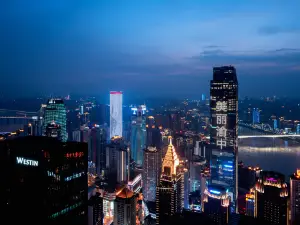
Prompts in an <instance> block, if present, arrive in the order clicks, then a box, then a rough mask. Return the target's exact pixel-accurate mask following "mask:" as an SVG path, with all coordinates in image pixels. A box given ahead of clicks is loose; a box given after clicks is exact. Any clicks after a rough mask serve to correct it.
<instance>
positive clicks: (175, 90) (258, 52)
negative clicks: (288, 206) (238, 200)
mask: <svg viewBox="0 0 300 225" xmlns="http://www.w3.org/2000/svg"><path fill="white" fill-rule="evenodd" d="M299 7H300V3H299V2H298V1H296V0H295V1H290V2H289V4H287V3H285V2H284V1H263V2H262V1H251V2H250V1H226V2H223V1H209V2H199V1H184V2H182V1H142V2H141V1H84V2H83V1H56V2H46V1H34V4H32V5H31V4H27V1H8V2H5V3H4V2H3V3H1V7H0V8H1V9H0V10H1V13H0V20H1V21H3V22H2V23H1V28H2V30H3V34H4V35H2V36H1V37H0V47H1V49H2V51H1V63H0V71H1V73H0V74H1V75H0V76H1V81H2V90H1V94H2V95H4V96H5V97H7V96H12V97H20V96H30V97H32V96H36V95H42V94H43V95H49V94H56V95H61V96H62V95H67V94H69V93H71V94H79V95H95V96H99V95H107V93H108V92H109V91H110V90H121V91H124V92H125V93H128V95H132V96H136V95H137V96H140V97H142V98H143V97H158V96H165V97H175V98H179V97H191V98H192V97H193V98H197V97H199V96H200V93H205V94H208V93H209V80H210V76H211V70H212V68H213V67H214V66H222V65H230V64H231V65H234V66H235V67H236V68H237V70H238V71H239V80H240V95H241V96H253V97H259V96H262V95H264V96H272V95H277V96H288V97H297V94H296V93H297V92H296V91H297V83H298V82H299V81H300V80H299V79H300V78H299V76H297V75H298V74H299V71H300V67H299V60H300V42H299V41H298V40H299V39H300V32H299V31H300V25H299V22H298V21H299V20H298V19H297V18H298V17H297V16H298V15H297V12H298V10H299Z"/></svg>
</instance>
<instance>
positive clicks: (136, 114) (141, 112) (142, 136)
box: [130, 105, 147, 166]
mask: <svg viewBox="0 0 300 225" xmlns="http://www.w3.org/2000/svg"><path fill="white" fill-rule="evenodd" d="M131 111H132V116H131V137H130V145H131V148H130V149H131V158H132V159H133V160H134V161H135V162H136V163H137V164H138V165H140V166H142V164H143V157H144V152H143V151H144V148H145V146H146V137H147V131H146V106H145V105H141V106H138V107H133V108H131Z"/></svg>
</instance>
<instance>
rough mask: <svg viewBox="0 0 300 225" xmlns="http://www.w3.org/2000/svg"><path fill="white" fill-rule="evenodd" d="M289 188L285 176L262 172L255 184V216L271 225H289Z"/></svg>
mask: <svg viewBox="0 0 300 225" xmlns="http://www.w3.org/2000/svg"><path fill="white" fill-rule="evenodd" d="M288 200H289V198H288V188H287V184H286V183H285V177H284V175H282V174H280V173H276V172H273V171H262V172H261V177H260V178H259V179H258V181H257V183H256V184H255V207H254V209H255V212H254V216H255V217H257V218H259V219H262V220H264V221H266V222H267V223H270V224H280V225H287V224H289V222H288V220H289V218H288V214H289V212H288Z"/></svg>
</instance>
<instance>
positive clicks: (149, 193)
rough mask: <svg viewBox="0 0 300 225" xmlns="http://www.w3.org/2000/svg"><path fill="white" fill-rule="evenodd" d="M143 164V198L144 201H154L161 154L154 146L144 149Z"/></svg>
mask: <svg viewBox="0 0 300 225" xmlns="http://www.w3.org/2000/svg"><path fill="white" fill-rule="evenodd" d="M143 165H144V166H143V176H142V177H143V195H144V199H145V200H146V201H150V202H154V201H155V196H156V186H157V183H158V181H159V176H160V166H161V154H160V152H159V150H158V149H157V148H156V147H148V148H147V149H145V151H144V163H143Z"/></svg>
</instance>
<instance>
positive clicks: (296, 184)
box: [290, 169, 300, 225]
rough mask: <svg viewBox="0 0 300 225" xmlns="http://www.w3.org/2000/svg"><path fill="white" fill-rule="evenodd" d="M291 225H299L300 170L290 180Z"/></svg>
mask: <svg viewBox="0 0 300 225" xmlns="http://www.w3.org/2000/svg"><path fill="white" fill-rule="evenodd" d="M290 195H291V196H290V202H291V225H296V224H300V169H297V171H296V173H294V174H293V175H292V176H291V178H290Z"/></svg>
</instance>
